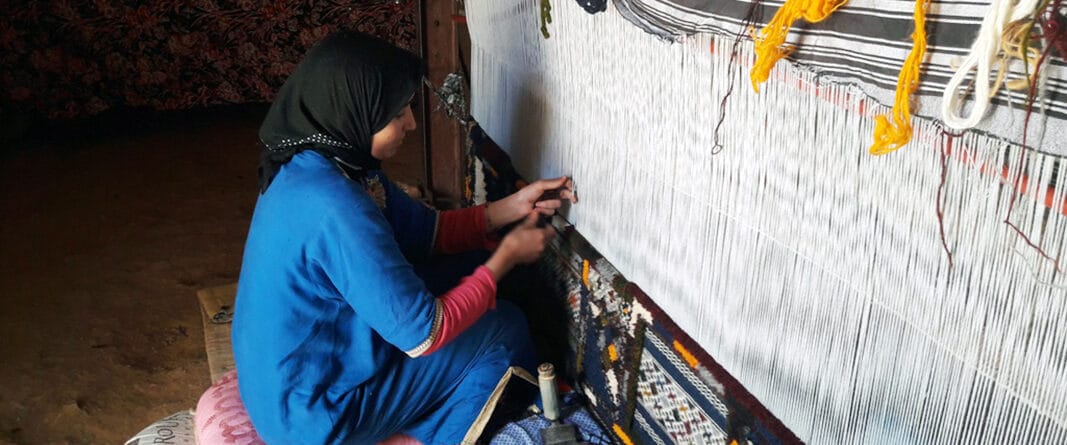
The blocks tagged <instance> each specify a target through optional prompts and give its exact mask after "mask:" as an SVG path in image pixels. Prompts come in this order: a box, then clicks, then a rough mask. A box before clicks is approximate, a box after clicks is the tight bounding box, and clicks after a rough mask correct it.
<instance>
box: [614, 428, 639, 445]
mask: <svg viewBox="0 0 1067 445" xmlns="http://www.w3.org/2000/svg"><path fill="white" fill-rule="evenodd" d="M611 430H612V431H614V432H615V435H616V436H619V440H621V441H622V443H623V444H625V445H634V441H632V440H630V436H627V435H626V433H625V432H623V431H622V427H621V426H619V424H617V423H616V424H612V425H611Z"/></svg>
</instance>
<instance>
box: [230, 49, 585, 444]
mask: <svg viewBox="0 0 1067 445" xmlns="http://www.w3.org/2000/svg"><path fill="white" fill-rule="evenodd" d="M423 71H424V68H423V63H422V61H421V60H419V59H418V58H417V57H416V56H415V55H413V54H411V53H409V52H407V51H404V50H401V49H399V48H396V47H393V46H392V45H389V44H388V43H385V42H382V41H379V40H376V39H373V38H370V37H367V36H364V35H361V34H356V33H341V34H336V35H333V36H331V37H328V38H326V39H325V40H324V41H322V42H321V43H319V44H318V45H317V46H316V47H315V48H313V49H312V50H311V51H309V52H308V54H307V56H306V57H305V59H304V60H303V61H302V62H301V63H300V65H299V66H298V67H297V68H296V70H295V72H294V73H293V74H292V75H291V76H290V77H289V79H288V80H287V81H286V82H285V84H284V85H283V86H282V88H281V90H280V91H279V92H278V96H277V98H276V99H275V101H274V103H273V105H272V106H271V109H270V111H269V112H268V114H267V117H266V119H265V121H264V122H263V126H262V128H261V129H260V138H261V140H262V142H263V145H264V149H263V155H262V162H261V165H260V186H261V195H260V197H259V200H258V202H257V204H256V209H255V213H254V215H253V217H252V223H251V227H250V229H249V234H248V240H247V242H246V246H245V252H244V260H243V264H242V269H241V277H240V282H239V285H238V295H237V302H236V310H235V319H234V322H233V346H234V358H235V360H236V363H237V370H238V375H239V384H240V392H241V398H242V399H243V401H244V404H245V407H246V409H247V410H248V414H249V416H250V417H251V420H252V422H253V424H254V425H255V427H256V430H257V432H258V433H259V435H260V436H261V437H262V438H263V439H264V440H266V441H267V442H268V443H285V444H294V443H375V442H377V441H379V440H382V439H384V438H386V437H388V436H390V435H392V434H394V433H396V432H404V433H406V434H408V435H411V436H413V437H415V438H416V439H418V440H420V441H422V442H423V443H426V444H455V443H459V442H460V440H461V439H462V437H463V435H464V433H465V432H466V430H467V429H468V427H469V426H470V425H471V423H472V422H473V421H474V419H475V417H476V416H477V415H478V412H479V411H480V410H481V408H482V406H483V405H484V404H485V402H486V400H487V399H488V396H489V394H490V392H491V391H492V389H493V388H494V386H495V385H496V383H497V382H498V381H499V379H500V377H501V376H502V375H503V373H504V372H505V370H506V369H507V368H508V366H510V365H519V366H523V367H525V368H527V369H533V368H534V366H535V364H536V359H535V357H534V355H533V351H532V347H531V342H530V339H529V336H528V333H527V330H526V323H525V320H524V318H523V316H522V314H521V312H519V311H518V310H517V309H516V308H515V307H514V306H512V305H510V304H508V303H507V302H504V301H501V302H499V303H497V302H496V281H497V280H499V279H500V278H501V277H503V276H504V275H505V274H506V273H507V272H508V271H509V270H510V269H511V268H512V267H513V266H515V265H517V264H521V263H528V262H531V261H533V260H535V259H536V258H537V257H538V256H539V254H540V253H541V251H542V249H543V248H544V245H545V242H546V240H547V239H548V238H549V237H550V236H551V235H552V231H551V229H550V228H539V227H537V225H536V224H535V221H536V218H537V215H538V214H552V213H554V212H555V209H557V208H558V207H560V205H561V204H562V201H561V199H546V200H540V199H541V196H542V195H543V194H544V193H545V192H546V191H550V190H556V189H559V190H560V193H559V195H558V196H559V197H560V198H562V199H568V200H570V201H572V202H576V199H575V198H574V194H573V189H572V187H571V185H570V181H569V180H568V179H567V178H557V179H553V180H546V181H538V182H535V183H533V184H531V185H529V186H527V187H526V188H523V189H522V190H520V191H519V192H517V193H515V194H513V195H511V196H509V197H507V198H505V199H503V200H500V201H496V202H493V203H491V204H489V205H484V206H477V207H472V208H467V209H460V210H451V211H442V212H437V211H434V210H432V209H430V208H429V207H426V206H424V205H422V204H420V203H418V202H416V201H415V200H413V199H411V198H410V197H408V196H407V195H405V194H404V193H403V192H402V191H401V190H400V189H399V188H398V187H397V186H396V185H394V184H393V183H392V182H390V181H389V179H388V178H386V177H385V175H384V174H382V173H381V172H380V171H379V170H380V161H381V160H383V159H387V158H389V157H391V156H393V155H394V154H395V153H396V150H397V149H398V147H399V145H400V143H401V141H402V140H403V137H404V134H405V133H406V132H408V131H411V130H414V129H415V121H414V117H413V116H412V112H411V109H410V107H409V106H408V105H409V103H410V101H411V99H412V97H413V96H414V94H415V91H416V89H417V88H418V86H419V85H420V82H421V77H422V74H423ZM520 220H524V221H521V222H520ZM513 222H520V224H519V225H517V226H516V228H515V229H513V230H512V231H511V232H509V233H508V235H507V236H505V237H504V238H503V239H502V240H500V241H499V243H498V244H499V247H497V248H496V249H495V250H494V251H493V253H492V255H491V256H490V257H489V260H488V261H486V262H485V263H484V265H480V266H478V267H477V268H473V267H472V268H473V270H470V269H467V270H465V271H464V272H463V273H462V274H455V273H449V272H446V271H444V269H443V268H441V267H436V268H435V267H430V266H423V265H422V264H424V263H423V262H424V261H425V260H427V258H429V256H430V254H454V253H460V252H465V251H474V250H480V249H484V250H488V249H490V248H491V247H493V245H494V244H496V243H494V242H493V241H492V240H491V239H490V238H491V236H490V234H492V233H495V231H496V229H498V228H499V227H501V226H503V225H507V224H511V223H513ZM413 264H415V265H413ZM455 264H456V263H455V262H451V263H447V265H449V266H450V267H451V268H452V269H456V267H455ZM462 275H466V277H462ZM461 277H462V280H461V281H460V280H459V279H460V278H461ZM457 281H459V282H458V284H457V283H456V282H457Z"/></svg>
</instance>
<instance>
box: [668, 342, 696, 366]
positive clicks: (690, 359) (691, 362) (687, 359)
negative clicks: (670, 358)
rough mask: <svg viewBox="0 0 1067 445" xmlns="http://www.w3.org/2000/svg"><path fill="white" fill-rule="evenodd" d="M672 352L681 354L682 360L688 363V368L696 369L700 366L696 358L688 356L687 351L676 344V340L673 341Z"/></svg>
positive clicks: (679, 344) (691, 355)
mask: <svg viewBox="0 0 1067 445" xmlns="http://www.w3.org/2000/svg"><path fill="white" fill-rule="evenodd" d="M674 350H675V351H678V353H679V354H682V358H683V359H685V362H686V363H689V367H690V368H696V367H697V366H698V365H700V362H698V361H697V358H696V357H695V356H694V355H693V354H690V353H689V350H688V349H685V346H682V344H681V343H678V340H675V341H674Z"/></svg>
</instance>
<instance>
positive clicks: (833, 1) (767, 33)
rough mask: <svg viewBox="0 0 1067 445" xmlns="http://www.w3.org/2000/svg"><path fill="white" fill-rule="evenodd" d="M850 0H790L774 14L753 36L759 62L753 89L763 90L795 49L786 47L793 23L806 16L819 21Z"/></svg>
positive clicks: (754, 72) (810, 21) (754, 71)
mask: <svg viewBox="0 0 1067 445" xmlns="http://www.w3.org/2000/svg"><path fill="white" fill-rule="evenodd" d="M847 1H848V0H786V2H785V3H784V4H783V5H782V6H781V7H779V8H778V11H777V12H775V13H774V17H773V18H771V21H770V22H768V23H767V26H764V27H763V29H761V30H760V31H759V33H757V34H756V36H754V37H753V39H754V40H755V41H756V63H755V64H753V65H752V71H751V72H750V73H749V77H751V78H752V89H754V90H756V92H757V93H758V92H759V86H760V84H761V83H763V82H766V81H767V79H768V78H769V77H770V75H771V68H774V64H776V63H778V61H779V60H781V59H782V58H784V57H786V56H788V55H789V54H790V53H792V52H793V47H791V46H785V45H784V44H785V37H786V35H788V34H789V28H790V27H792V26H793V23H794V22H796V21H797V20H799V19H800V18H803V19H804V20H807V21H808V22H809V23H818V22H821V21H822V20H823V19H825V18H827V17H829V16H830V14H832V13H833V12H834V11H836V10H837V8H840V7H841V6H843V5H844V4H845V3H846V2H847Z"/></svg>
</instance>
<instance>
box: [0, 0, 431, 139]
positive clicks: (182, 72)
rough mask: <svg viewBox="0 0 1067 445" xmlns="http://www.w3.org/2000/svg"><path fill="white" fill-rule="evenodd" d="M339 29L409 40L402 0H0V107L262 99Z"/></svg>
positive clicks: (411, 30)
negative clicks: (311, 48) (311, 49)
mask: <svg viewBox="0 0 1067 445" xmlns="http://www.w3.org/2000/svg"><path fill="white" fill-rule="evenodd" d="M342 28H343V29H356V30H359V31H363V32H366V33H369V34H373V35H376V36H379V37H382V38H385V39H388V40H390V41H392V42H394V43H396V44H397V45H399V46H402V47H406V48H409V49H412V50H415V49H417V48H416V46H417V42H416V29H415V5H414V2H412V1H410V0H402V1H380V0H374V1H355V0H349V1H345V0H322V1H314V2H311V1H299V0H261V1H253V0H163V1H155V2H140V1H131V0H93V1H74V0H50V1H8V2H0V113H7V112H36V113H39V114H42V115H46V116H48V117H52V118H68V117H78V116H88V115H93V114H97V113H100V112H102V111H104V110H107V109H108V108H112V107H117V106H132V107H148V108H153V109H159V110H170V109H181V108H191V107H197V106H204V105H217V104H235V103H246V102H269V101H270V100H271V98H272V97H273V96H274V92H275V91H276V90H277V88H278V87H280V86H281V84H282V82H284V81H285V78H286V76H288V74H289V72H290V71H292V69H293V68H294V67H295V65H296V63H298V62H299V61H300V58H301V57H302V56H303V54H304V52H305V51H306V50H307V48H308V47H309V46H310V45H312V44H313V43H314V42H316V41H318V40H319V39H321V38H322V37H324V36H326V35H327V34H330V33H331V32H333V31H335V30H338V29H342Z"/></svg>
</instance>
